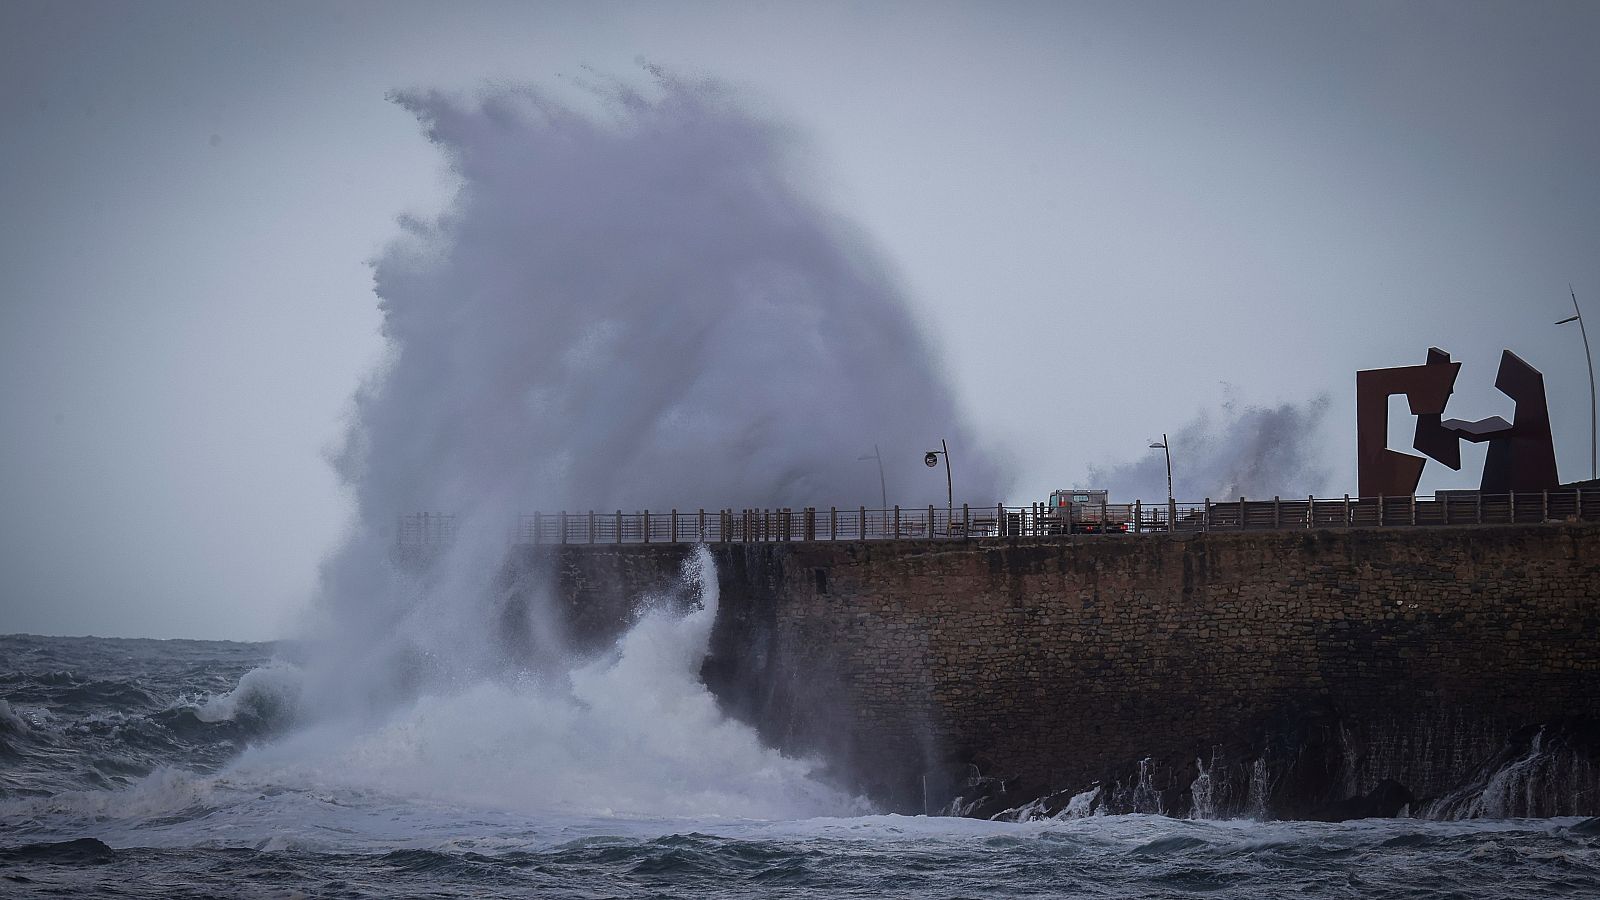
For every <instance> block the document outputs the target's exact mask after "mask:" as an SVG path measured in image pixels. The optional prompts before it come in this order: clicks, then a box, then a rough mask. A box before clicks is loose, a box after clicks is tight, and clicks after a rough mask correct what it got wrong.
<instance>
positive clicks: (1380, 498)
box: [1378, 494, 1384, 528]
mask: <svg viewBox="0 0 1600 900" xmlns="http://www.w3.org/2000/svg"><path fill="white" fill-rule="evenodd" d="M1383 507H1384V503H1383V495H1382V494H1379V495H1378V527H1380V528H1381V527H1383Z"/></svg>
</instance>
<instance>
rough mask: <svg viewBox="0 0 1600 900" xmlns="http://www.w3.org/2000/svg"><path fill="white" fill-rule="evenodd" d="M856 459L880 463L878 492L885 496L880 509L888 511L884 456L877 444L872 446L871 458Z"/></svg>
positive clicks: (860, 457)
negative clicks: (872, 460) (884, 478)
mask: <svg viewBox="0 0 1600 900" xmlns="http://www.w3.org/2000/svg"><path fill="white" fill-rule="evenodd" d="M856 459H858V460H861V459H875V460H877V461H878V490H879V491H880V492H881V493H882V494H883V506H882V507H880V509H888V508H889V489H888V488H887V487H885V486H884V481H883V454H882V453H879V452H878V445H877V444H873V445H872V455H871V456H858V457H856Z"/></svg>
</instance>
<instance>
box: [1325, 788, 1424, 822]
mask: <svg viewBox="0 0 1600 900" xmlns="http://www.w3.org/2000/svg"><path fill="white" fill-rule="evenodd" d="M1416 799H1417V798H1416V797H1414V796H1412V795H1411V789H1410V788H1407V787H1406V786H1405V785H1403V784H1401V783H1399V782H1398V781H1389V780H1384V781H1380V782H1378V785H1377V787H1374V788H1373V789H1372V790H1371V791H1370V792H1368V793H1367V795H1366V796H1365V797H1347V798H1345V799H1343V800H1339V801H1336V802H1333V803H1329V804H1327V805H1325V806H1321V807H1318V808H1317V809H1315V810H1312V812H1311V814H1310V815H1309V816H1307V818H1308V819H1310V820H1311V821H1313V822H1347V821H1349V820H1351V819H1392V818H1394V817H1395V816H1397V815H1399V814H1400V810H1402V809H1405V808H1406V806H1407V805H1409V804H1411V803H1414V802H1416Z"/></svg>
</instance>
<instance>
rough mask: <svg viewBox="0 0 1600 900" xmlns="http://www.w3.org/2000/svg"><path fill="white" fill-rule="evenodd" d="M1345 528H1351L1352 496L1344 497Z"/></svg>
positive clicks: (1346, 495)
mask: <svg viewBox="0 0 1600 900" xmlns="http://www.w3.org/2000/svg"><path fill="white" fill-rule="evenodd" d="M1344 527H1346V528H1349V527H1350V495H1349V494H1345V495H1344Z"/></svg>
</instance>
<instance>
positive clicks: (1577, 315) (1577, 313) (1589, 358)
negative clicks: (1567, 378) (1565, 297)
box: [1556, 283, 1600, 479]
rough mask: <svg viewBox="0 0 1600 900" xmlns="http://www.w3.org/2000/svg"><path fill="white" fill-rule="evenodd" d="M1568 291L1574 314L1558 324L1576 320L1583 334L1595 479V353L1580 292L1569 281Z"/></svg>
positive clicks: (1591, 465) (1598, 472) (1599, 469)
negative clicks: (1590, 345) (1585, 319)
mask: <svg viewBox="0 0 1600 900" xmlns="http://www.w3.org/2000/svg"><path fill="white" fill-rule="evenodd" d="M1567 293H1569V294H1571V295H1572V312H1573V316H1572V317H1571V318H1569V319H1562V320H1561V321H1559V322H1557V323H1556V324H1557V325H1565V324H1567V323H1568V322H1571V321H1574V320H1576V321H1577V323H1578V333H1579V334H1581V335H1583V360H1584V362H1586V363H1588V364H1589V477H1590V478H1591V479H1595V478H1600V467H1597V466H1596V460H1597V456H1596V453H1595V446H1596V445H1595V393H1594V354H1592V353H1590V352H1589V330H1588V329H1586V328H1584V327H1583V310H1581V309H1579V308H1578V292H1577V291H1575V290H1573V289H1572V285H1571V284H1570V283H1569V284H1568V285H1567Z"/></svg>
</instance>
